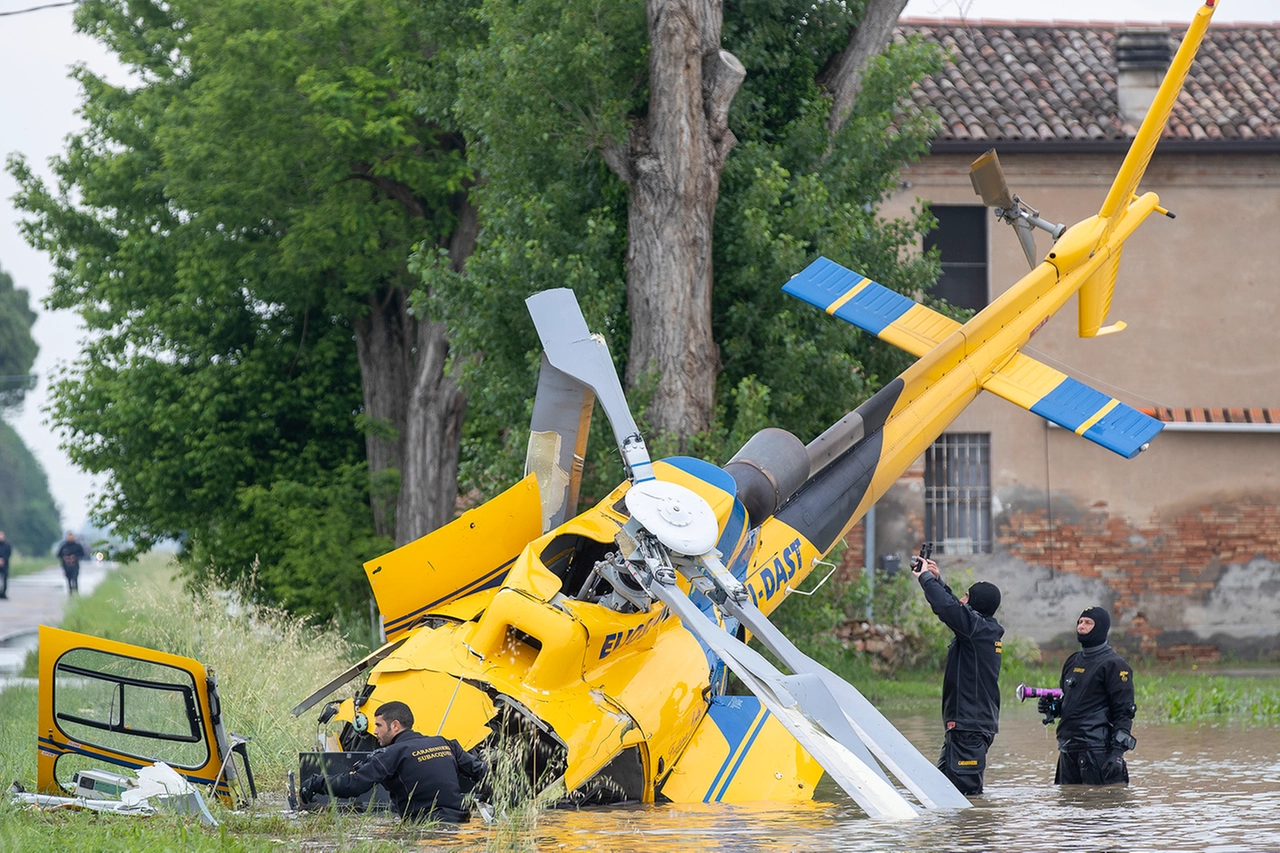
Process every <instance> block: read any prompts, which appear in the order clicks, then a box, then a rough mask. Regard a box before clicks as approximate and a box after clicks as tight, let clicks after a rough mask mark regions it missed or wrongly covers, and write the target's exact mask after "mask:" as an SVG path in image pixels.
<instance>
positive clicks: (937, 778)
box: [724, 599, 971, 809]
mask: <svg viewBox="0 0 1280 853" xmlns="http://www.w3.org/2000/svg"><path fill="white" fill-rule="evenodd" d="M724 607H725V609H726V610H727V611H728V612H729V613H730V615H732V616H733V617H734V618H736V619H737V620H738V621H739V622H740V623H742V624H743V625H745V626H746V628H747V630H748V631H750V632H751V633H753V634H755V635H756V637H757V638H758V639H759V640H760V642H761V643H763V644H764V647H765V648H767V649H768V650H769V651H770V652H772V653H773V654H774V655H775V656H777V658H778V659H779V660H780V661H782V662H783V663H784V664H786V665H787V666H788V667H790V668H791V670H792V671H793V672H795V673H796V674H797V675H811V676H812V677H813V678H814V679H816V680H817V681H818V682H820V683H821V684H822V685H823V690H824V692H826V693H829V694H830V696H831V697H832V698H833V700H834V701H835V703H836V705H837V707H839V708H840V709H841V710H842V712H843V715H844V716H845V717H846V718H847V719H848V722H849V723H850V724H851V725H852V726H853V727H854V729H856V730H857V733H858V736H859V738H860V739H861V740H862V741H863V742H864V743H865V744H866V745H867V746H868V747H869V748H870V749H871V751H872V752H873V753H875V755H876V757H877V758H879V759H880V761H881V763H883V764H884V766H885V767H887V768H889V772H890V773H892V774H893V775H894V776H896V777H897V778H898V781H899V782H901V783H902V784H903V785H905V786H906V787H907V788H908V789H909V790H910V791H911V793H913V794H915V795H916V797H917V798H918V799H919V800H920V802H921V803H922V804H923V805H924V806H925V807H926V808H935V809H947V808H952V809H963V808H968V807H969V806H970V805H971V804H970V803H969V800H968V799H967V798H966V797H965V796H964V795H963V794H961V793H960V792H959V791H958V790H956V787H955V786H954V785H952V784H951V782H950V780H948V779H947V777H946V776H944V775H942V771H941V770H939V769H938V768H937V767H935V766H934V765H933V763H932V762H930V761H929V759H927V758H925V757H924V756H923V755H921V754H920V750H918V749H916V748H915V746H914V745H913V744H912V743H911V741H909V740H907V738H906V737H905V736H904V735H903V734H902V732H900V731H898V730H897V729H896V728H894V727H893V724H892V723H890V722H889V721H888V720H887V719H885V716H884V714H881V713H880V711H879V709H878V708H876V706H875V705H872V704H871V702H869V701H868V700H867V698H866V697H865V696H863V695H862V693H861V692H859V691H858V688H856V687H854V686H853V685H852V684H850V683H849V682H847V681H845V680H844V679H842V678H840V677H839V676H838V675H836V674H835V673H833V672H831V671H830V670H828V669H827V668H826V667H824V666H823V665H822V664H820V663H818V662H817V661H815V660H813V659H812V658H810V657H809V656H808V655H806V654H805V653H804V652H802V651H800V650H799V649H797V648H796V647H795V644H794V643H792V642H791V641H790V640H789V639H787V637H786V636H785V635H784V634H783V633H782V632H781V631H779V630H778V629H777V628H776V627H775V626H774V624H773V623H772V622H770V621H769V620H768V619H767V618H766V617H765V615H764V614H763V613H761V612H760V610H759V609H758V608H757V607H756V606H755V605H754V604H752V603H751V602H749V601H744V602H736V601H734V600H732V599H728V600H726V602H725V605H724ZM793 677H794V676H793ZM805 684H806V685H808V686H810V687H811V685H812V684H813V682H812V681H808V680H806V682H805ZM797 698H799V697H797ZM828 731H831V730H830V729H828ZM832 734H833V735H834V734H836V733H835V732H832Z"/></svg>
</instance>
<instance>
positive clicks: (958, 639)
mask: <svg viewBox="0 0 1280 853" xmlns="http://www.w3.org/2000/svg"><path fill="white" fill-rule="evenodd" d="M920 588H921V589H923V590H924V597H925V600H926V601H928V602H929V606H930V607H932V608H933V612H934V613H936V614H937V615H938V618H939V619H941V620H942V624H944V625H946V626H947V627H948V628H950V629H951V632H952V633H953V634H955V637H953V638H952V640H951V647H950V648H949V649H947V670H946V674H945V675H944V676H943V678H942V719H943V721H944V722H945V723H946V726H947V728H948V729H960V730H961V731H973V732H982V733H984V734H989V735H994V734H995V733H996V732H998V731H999V730H1000V684H999V681H1000V654H1001V648H1000V638H1001V637H1003V636H1004V628H1002V627H1001V626H1000V623H999V622H997V621H996V620H995V618H994V617H991V616H983V615H982V614H981V613H979V612H978V611H976V610H974V609H973V608H972V607H970V606H969V605H967V604H961V603H960V599H958V598H956V596H955V593H953V592H952V591H951V587H949V586H947V585H946V584H945V583H943V582H942V581H940V580H938V579H937V578H935V577H934V576H933V575H932V574H931V573H929V572H925V573H924V574H923V575H921V576H920Z"/></svg>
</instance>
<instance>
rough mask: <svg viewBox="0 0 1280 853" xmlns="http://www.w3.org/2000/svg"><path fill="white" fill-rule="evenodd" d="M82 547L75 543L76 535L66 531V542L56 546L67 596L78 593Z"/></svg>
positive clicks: (82, 554)
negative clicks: (64, 576) (65, 580)
mask: <svg viewBox="0 0 1280 853" xmlns="http://www.w3.org/2000/svg"><path fill="white" fill-rule="evenodd" d="M83 556H84V546H83V545H81V544H80V543H79V542H77V541H76V535H75V534H74V533H72V532H71V531H70V530H68V531H67V541H65V542H63V543H62V544H61V545H59V546H58V559H59V560H61V561H62V573H63V574H64V575H66V576H67V595H74V594H76V593H78V592H79V591H80V558H81V557H83Z"/></svg>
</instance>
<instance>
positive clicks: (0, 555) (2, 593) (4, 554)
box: [0, 530, 13, 598]
mask: <svg viewBox="0 0 1280 853" xmlns="http://www.w3.org/2000/svg"><path fill="white" fill-rule="evenodd" d="M11 556H13V546H12V545H10V544H9V543H8V542H6V541H4V531H3V530H0V598H8V597H9V557H11Z"/></svg>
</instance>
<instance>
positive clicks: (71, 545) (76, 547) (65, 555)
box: [58, 542, 84, 572]
mask: <svg viewBox="0 0 1280 853" xmlns="http://www.w3.org/2000/svg"><path fill="white" fill-rule="evenodd" d="M83 556H84V546H83V545H81V544H80V543H79V542H63V543H62V545H60V546H59V547H58V559H59V560H61V561H62V570H63V571H64V572H67V571H72V570H75V571H77V572H78V571H80V558H81V557H83Z"/></svg>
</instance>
